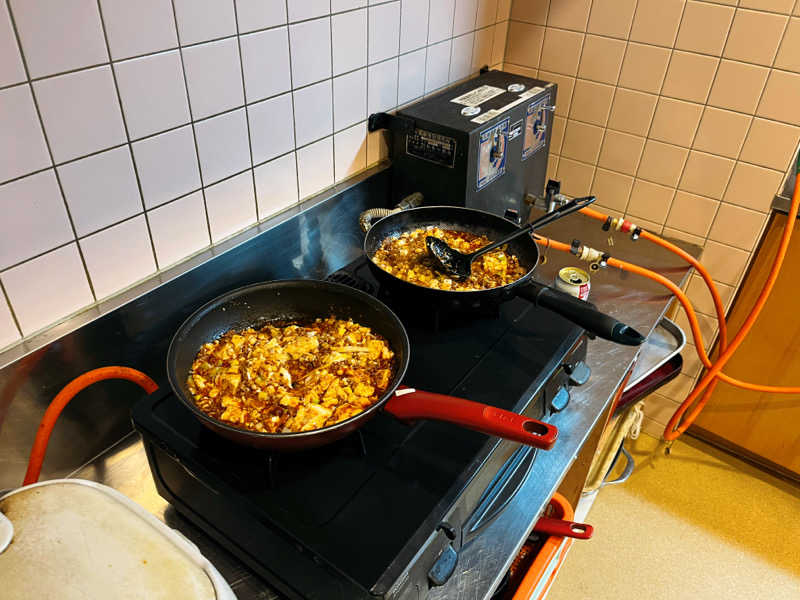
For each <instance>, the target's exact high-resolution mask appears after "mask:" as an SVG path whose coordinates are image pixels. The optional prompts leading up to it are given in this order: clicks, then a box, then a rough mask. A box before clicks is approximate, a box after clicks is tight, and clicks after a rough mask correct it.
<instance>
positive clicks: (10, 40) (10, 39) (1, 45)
mask: <svg viewBox="0 0 800 600" xmlns="http://www.w3.org/2000/svg"><path fill="white" fill-rule="evenodd" d="M20 81H25V67H24V66H23V65H22V56H20V53H19V48H18V47H17V41H16V40H15V39H14V29H13V28H12V26H11V17H10V16H9V14H8V8H7V7H6V5H5V4H0V86H6V85H11V84H13V83H19V82H20ZM0 307H2V303H0Z"/></svg>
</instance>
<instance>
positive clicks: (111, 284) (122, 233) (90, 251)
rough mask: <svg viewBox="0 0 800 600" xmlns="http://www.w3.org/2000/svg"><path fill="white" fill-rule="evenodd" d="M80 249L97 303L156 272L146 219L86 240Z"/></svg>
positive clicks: (102, 232)
mask: <svg viewBox="0 0 800 600" xmlns="http://www.w3.org/2000/svg"><path fill="white" fill-rule="evenodd" d="M80 247H81V251H82V252H83V258H84V261H85V262H86V269H87V271H88V272H89V277H90V278H91V280H92V285H93V286H94V293H95V296H97V299H98V300H100V299H102V298H106V297H108V296H110V295H111V294H113V293H114V292H118V291H119V290H121V289H123V288H126V287H128V286H129V285H131V284H133V283H136V282H137V281H139V280H140V279H144V278H145V277H147V276H148V275H150V274H151V273H153V272H154V271H155V270H156V261H155V257H154V256H153V248H152V246H151V245H150V236H149V234H148V228H147V222H146V220H145V217H144V215H139V216H138V217H134V218H133V219H129V220H127V221H123V222H122V223H118V224H117V225H114V226H113V227H109V228H108V229H103V230H102V231H99V232H97V233H95V234H92V235H90V236H88V237H85V238H83V239H82V240H81V241H80Z"/></svg>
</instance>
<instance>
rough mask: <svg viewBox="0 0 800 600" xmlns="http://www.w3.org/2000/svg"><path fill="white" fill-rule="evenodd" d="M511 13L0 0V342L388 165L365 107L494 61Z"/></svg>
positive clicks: (502, 8) (229, 0) (386, 5)
mask: <svg viewBox="0 0 800 600" xmlns="http://www.w3.org/2000/svg"><path fill="white" fill-rule="evenodd" d="M9 8H10V12H9ZM287 8H288V11H287ZM508 10H509V3H508V2H507V0H502V1H501V0H372V1H368V0H302V1H300V0H297V1H295V0H291V1H290V2H288V3H287V2H286V1H285V0H138V1H137V2H129V1H127V0H73V1H71V2H62V1H61V0H37V1H36V2H32V1H29V0H8V2H0V215H2V218H0V282H2V286H0V348H2V347H4V346H5V345H8V344H10V343H14V342H16V341H18V340H19V339H20V338H21V337H25V336H28V335H30V334H32V333H34V332H36V331H38V330H40V329H42V328H43V327H47V326H48V325H49V324H52V323H54V322H56V321H58V320H59V319H62V318H64V317H65V316H67V315H69V314H71V313H73V312H75V311H76V310H79V309H81V308H83V307H85V306H87V305H89V304H91V303H93V302H96V301H98V300H100V299H103V298H105V297H108V296H109V295H112V294H115V293H117V292H118V291H119V290H121V289H123V288H125V287H127V286H130V285H132V284H134V283H135V282H137V281H139V280H140V279H142V278H145V277H148V276H149V275H151V274H152V273H154V272H155V271H156V270H157V269H163V268H167V267H169V266H171V265H173V264H175V263H176V262H179V261H181V260H182V259H184V258H185V257H187V256H189V255H191V254H193V253H195V252H197V251H199V250H202V249H203V248H205V247H207V246H208V245H209V244H212V243H216V242H217V241H219V240H220V239H223V238H225V237H228V236H230V235H231V234H233V233H236V232H237V231H239V230H240V229H242V228H244V227H247V226H249V225H250V224H252V223H254V222H255V221H256V219H266V218H269V217H270V216H272V215H273V214H275V213H277V212H279V211H281V210H284V209H285V208H287V207H289V206H292V205H294V204H296V203H297V202H298V200H302V199H304V198H306V197H308V196H310V195H313V194H315V193H318V192H319V191H321V190H323V189H325V188H326V187H329V186H331V185H333V184H334V182H338V181H341V180H342V179H344V178H346V177H349V176H351V175H352V174H354V173H356V172H358V171H360V170H362V169H364V168H366V167H367V166H369V165H371V164H374V163H375V162H377V161H379V160H381V159H383V158H385V157H386V156H387V153H388V148H387V147H386V140H385V136H384V135H383V134H381V133H372V134H367V132H366V125H365V119H366V117H367V116H368V114H369V112H370V111H373V110H378V109H380V110H393V109H394V108H396V107H397V106H398V105H399V104H403V103H408V102H412V101H414V100H416V99H419V98H421V97H422V96H423V95H424V94H427V93H430V92H433V91H435V90H437V89H439V88H441V87H443V86H446V85H448V83H449V82H450V81H453V80H455V79H457V78H461V77H465V76H468V75H469V74H471V73H474V72H475V71H477V70H478V68H479V67H480V66H483V65H484V64H488V63H491V64H495V65H496V64H497V63H500V62H501V61H502V59H503V48H504V46H505V35H506V31H507V19H508V18H509V15H508ZM454 32H455V33H454ZM454 36H455V38H456V39H455V41H453V37H454ZM43 281H47V282H48V287H53V286H56V287H58V288H59V289H60V290H61V292H60V293H59V294H58V295H54V294H43V293H42V289H43V288H42V283H41V282H43Z"/></svg>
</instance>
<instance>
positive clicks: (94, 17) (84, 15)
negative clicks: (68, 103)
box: [11, 0, 108, 77]
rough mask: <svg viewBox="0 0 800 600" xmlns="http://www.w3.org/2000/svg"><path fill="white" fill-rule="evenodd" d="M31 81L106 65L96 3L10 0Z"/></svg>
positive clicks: (82, 0)
mask: <svg viewBox="0 0 800 600" xmlns="http://www.w3.org/2000/svg"><path fill="white" fill-rule="evenodd" d="M11 10H12V11H13V13H14V20H15V21H16V23H17V29H18V30H19V37H20V41H21V42H22V50H23V52H24V53H25V60H26V61H27V63H28V69H29V70H30V73H31V76H32V77H42V76H44V75H52V74H53V73H61V72H64V71H69V70H71V69H80V68H81V67H88V66H89V65H97V64H100V63H103V62H108V53H107V52H106V46H105V42H104V41H103V26H102V25H101V23H100V11H99V10H98V9H97V2H96V0H72V1H71V2H63V1H62V0H36V2H31V1H30V0H12V1H11Z"/></svg>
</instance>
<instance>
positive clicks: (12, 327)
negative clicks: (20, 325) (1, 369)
mask: <svg viewBox="0 0 800 600" xmlns="http://www.w3.org/2000/svg"><path fill="white" fill-rule="evenodd" d="M19 338H20V333H19V330H18V329H17V324H16V323H14V316H13V315H12V314H11V307H10V306H9V305H8V302H7V301H6V297H5V294H0V349H2V348H5V347H6V346H10V345H11V344H13V343H14V342H16V341H17V340H19Z"/></svg>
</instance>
